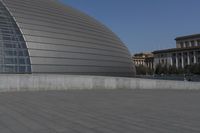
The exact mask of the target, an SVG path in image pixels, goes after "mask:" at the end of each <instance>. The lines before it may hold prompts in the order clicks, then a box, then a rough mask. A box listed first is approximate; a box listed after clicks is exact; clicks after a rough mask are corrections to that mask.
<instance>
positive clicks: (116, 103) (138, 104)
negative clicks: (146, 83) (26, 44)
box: [0, 90, 200, 133]
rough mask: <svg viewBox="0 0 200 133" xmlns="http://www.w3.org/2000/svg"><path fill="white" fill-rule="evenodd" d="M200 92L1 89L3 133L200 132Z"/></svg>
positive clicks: (0, 118)
mask: <svg viewBox="0 0 200 133" xmlns="http://www.w3.org/2000/svg"><path fill="white" fill-rule="evenodd" d="M199 101H200V91H197V90H187V91H186V90H70V91H46V92H10V93H9V92H6V93H0V133H199V132H200V103H199Z"/></svg>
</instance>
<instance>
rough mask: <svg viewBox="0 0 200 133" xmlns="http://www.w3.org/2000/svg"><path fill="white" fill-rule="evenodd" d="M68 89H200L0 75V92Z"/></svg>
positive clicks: (116, 80) (182, 84) (139, 82)
mask: <svg viewBox="0 0 200 133" xmlns="http://www.w3.org/2000/svg"><path fill="white" fill-rule="evenodd" d="M68 89H200V82H187V81H169V80H167V81H166V80H153V79H139V78H122V77H101V76H77V75H44V74H36V75H35V74H33V75H0V92H5V91H25V90H68Z"/></svg>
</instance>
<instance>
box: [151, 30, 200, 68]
mask: <svg viewBox="0 0 200 133" xmlns="http://www.w3.org/2000/svg"><path fill="white" fill-rule="evenodd" d="M175 40H176V48H172V49H165V50H158V51H154V52H153V54H154V68H155V67H156V66H157V65H158V64H161V65H167V66H170V65H171V66H176V67H177V68H184V67H185V66H186V65H192V64H196V63H200V34H195V35H189V36H182V37H177V38H176V39H175Z"/></svg>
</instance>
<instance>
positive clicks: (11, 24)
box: [0, 0, 135, 76]
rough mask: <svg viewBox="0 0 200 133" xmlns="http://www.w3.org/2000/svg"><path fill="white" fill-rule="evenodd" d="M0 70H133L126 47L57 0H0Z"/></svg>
mask: <svg viewBox="0 0 200 133" xmlns="http://www.w3.org/2000/svg"><path fill="white" fill-rule="evenodd" d="M0 73H12V74H18V73H20V74H21V73H22V74H28V73H47V74H53V73H55V74H78V75H104V76H132V75H134V74H135V67H134V65H133V63H132V60H131V55H130V53H129V51H128V49H127V47H126V46H125V45H124V44H123V43H122V42H121V41H120V39H119V38H118V37H117V36H116V35H115V34H114V33H113V32H112V31H110V30H109V29H108V28H107V27H106V26H104V25H102V24H101V23H99V22H98V21H96V20H95V19H93V18H92V17H90V16H88V15H86V14H84V13H82V12H80V11H78V10H76V9H74V8H72V7H69V6H64V5H62V4H61V3H59V1H57V0H0Z"/></svg>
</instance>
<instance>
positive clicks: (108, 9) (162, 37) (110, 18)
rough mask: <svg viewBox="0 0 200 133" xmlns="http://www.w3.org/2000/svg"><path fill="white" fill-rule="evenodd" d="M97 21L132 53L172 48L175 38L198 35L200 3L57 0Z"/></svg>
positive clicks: (188, 0)
mask: <svg viewBox="0 0 200 133" xmlns="http://www.w3.org/2000/svg"><path fill="white" fill-rule="evenodd" d="M60 1H61V2H63V3H65V4H68V5H71V6H73V7H75V8H76V9H79V10H81V11H83V12H85V13H87V14H89V15H90V16H92V17H94V18H96V19H97V20H99V21H100V22H102V23H103V24H105V25H106V26H107V27H109V28H110V29H111V30H112V31H113V32H115V33H116V34H117V35H118V36H119V37H120V38H121V40H122V41H123V42H124V43H125V44H126V46H127V47H128V48H129V50H130V52H131V53H137V52H143V51H153V50H157V49H165V48H172V47H175V41H174V38H175V37H177V36H182V35H189V34H196V33H200V0H60Z"/></svg>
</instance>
